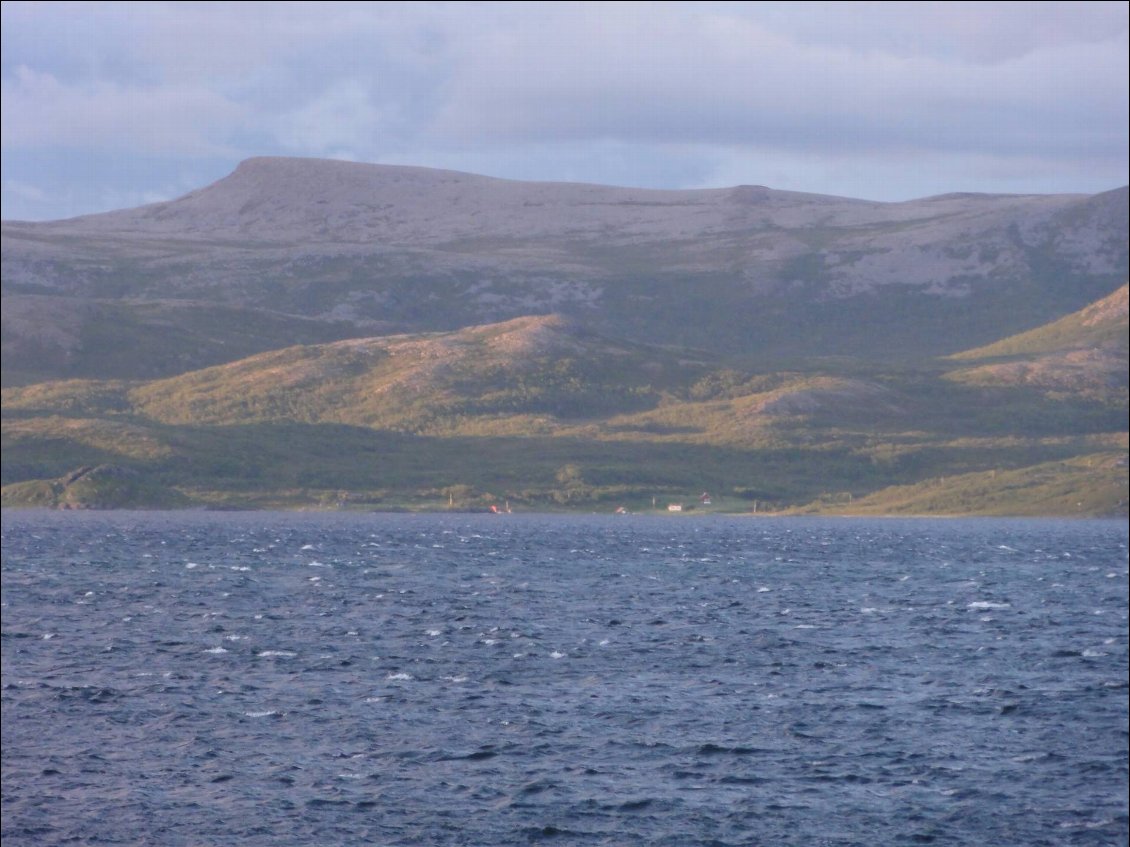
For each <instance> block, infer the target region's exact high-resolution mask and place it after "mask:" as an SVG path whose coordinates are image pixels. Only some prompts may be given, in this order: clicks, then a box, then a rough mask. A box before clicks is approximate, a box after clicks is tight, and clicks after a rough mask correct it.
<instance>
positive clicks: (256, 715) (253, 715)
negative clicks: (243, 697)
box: [243, 709, 278, 718]
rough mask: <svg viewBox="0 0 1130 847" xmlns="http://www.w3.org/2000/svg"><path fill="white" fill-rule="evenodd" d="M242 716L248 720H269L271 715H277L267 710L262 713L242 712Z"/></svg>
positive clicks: (272, 710) (275, 712)
mask: <svg viewBox="0 0 1130 847" xmlns="http://www.w3.org/2000/svg"><path fill="white" fill-rule="evenodd" d="M243 714H244V715H246V716H247V717H249V718H269V717H272V716H273V715H277V714H278V712H277V711H275V710H274V709H267V710H266V711H263V712H244V713H243Z"/></svg>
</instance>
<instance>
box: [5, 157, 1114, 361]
mask: <svg viewBox="0 0 1130 847" xmlns="http://www.w3.org/2000/svg"><path fill="white" fill-rule="evenodd" d="M1127 197H1128V192H1127V190H1126V189H1125V188H1120V189H1115V190H1113V191H1110V192H1104V193H1102V194H1099V195H1092V196H1084V195H969V194H949V195H939V196H936V197H931V198H924V199H921V200H912V201H905V202H901V203H879V202H873V201H866V200H856V199H851V198H841V197H831V196H824V195H814V194H803V193H798V192H785V191H777V190H774V189H768V188H764V187H759V186H735V187H732V188H724V189H696V190H679V191H676V190H658V189H635V188H617V187H610V186H599V185H589V184H582V183H534V182H521V181H514V180H502V179H497V178H493V177H482V176H477V175H473V174H463V173H459V172H455V171H434V170H430V169H424V168H414V167H409V166H391V165H369V164H361V163H347V162H336V161H330V160H299V159H285V158H261V159H253V160H249V161H248V162H245V163H243V164H241V165H240V166H239V167H237V168H236V169H235V171H234V172H233V173H232V174H230V175H229V176H227V177H225V178H223V179H221V180H219V181H217V182H215V183H213V184H211V185H209V186H205V187H203V188H201V189H198V190H196V191H193V192H190V193H189V194H187V195H185V196H184V197H181V198H178V199H176V200H172V201H168V202H165V203H158V204H153V205H149V206H143V207H140V208H138V209H131V210H122V211H118V212H109V213H104V214H100V215H90V216H85V217H81V218H73V219H69V220H66V221H56V222H45V223H18V222H6V223H4V225H3V264H4V272H3V282H4V295H5V296H6V297H19V296H25V295H39V296H60V297H66V298H70V299H89V300H103V301H105V300H114V301H118V302H121V303H123V304H131V303H132V304H137V303H141V302H146V301H155V300H165V301H167V300H171V299H176V300H183V301H193V302H199V303H207V304H209V305H210V306H211V307H230V306H238V307H242V308H249V309H263V310H269V311H275V312H281V313H284V314H289V315H292V316H295V317H300V318H303V319H314V320H322V321H327V322H334V321H339V322H340V321H349V322H353V323H354V324H356V327H357V328H356V331H355V333H354V334H356V335H365V334H368V333H369V332H370V330H371V329H372V327H373V326H376V325H379V326H381V327H382V329H383V330H385V331H390V332H420V331H439V330H451V329H457V328H459V327H462V326H470V325H475V324H484V323H493V322H498V321H500V320H507V319H510V318H515V317H520V316H522V315H527V314H548V313H560V314H569V315H571V316H572V317H574V318H576V319H578V320H581V321H582V322H584V323H586V324H587V325H590V326H591V327H592V328H594V329H596V330H598V331H600V332H602V333H604V334H606V335H620V336H623V337H625V338H630V339H633V340H637V341H664V342H669V343H671V344H676V345H683V346H691V347H706V348H712V349H714V350H715V351H716V352H727V353H730V352H734V353H737V354H747V355H757V356H765V355H770V356H771V355H776V354H782V355H786V356H793V355H804V354H807V353H815V354H818V355H869V354H870V355H877V354H876V353H875V352H874V351H871V352H870V353H869V350H870V348H871V346H872V344H871V342H872V340H873V339H874V338H875V336H876V333H878V332H880V331H882V332H883V333H884V334H885V335H886V336H887V342H886V343H887V346H888V347H889V348H892V349H895V350H897V351H898V352H899V354H900V355H911V354H913V353H915V352H919V353H921V354H923V355H934V354H938V353H953V352H958V351H959V350H961V349H964V348H968V347H973V346H977V345H978V344H985V343H990V342H992V341H994V340H997V339H998V338H999V337H1000V336H1001V335H1002V334H1009V333H1015V332H1020V331H1023V330H1026V329H1030V328H1032V327H1035V326H1039V325H1041V324H1043V323H1046V322H1047V321H1049V320H1052V319H1054V318H1058V317H1060V316H1062V315H1063V314H1066V313H1068V312H1071V311H1073V310H1075V309H1077V308H1080V307H1082V306H1083V305H1085V304H1086V303H1088V302H1091V301H1093V300H1094V299H1097V298H1098V297H1100V296H1103V295H1105V294H1107V293H1109V292H1110V291H1111V290H1113V289H1114V288H1115V287H1116V286H1117V285H1118V284H1120V283H1121V282H1123V281H1124V280H1125V278H1126V276H1127V271H1128V262H1127V244H1126V242H1127V238H1126V229H1127V225H1128V223H1127V222H1128V220H1130V212H1128V211H1127V209H1128V201H1127ZM814 330H815V331H814ZM61 375H68V374H61ZM105 375H107V376H110V375H112V374H109V373H107V374H105Z"/></svg>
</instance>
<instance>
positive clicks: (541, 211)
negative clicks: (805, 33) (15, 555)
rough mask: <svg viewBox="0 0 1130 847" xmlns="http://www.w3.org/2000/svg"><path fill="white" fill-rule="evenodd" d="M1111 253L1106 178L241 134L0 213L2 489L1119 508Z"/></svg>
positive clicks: (1120, 350) (138, 498) (1123, 503)
mask: <svg viewBox="0 0 1130 847" xmlns="http://www.w3.org/2000/svg"><path fill="white" fill-rule="evenodd" d="M1126 279H1127V191H1126V189H1119V190H1116V191H1112V192H1107V193H1105V194H1099V195H1095V196H995V195H945V196H942V197H935V198H927V199H924V200H917V201H911V202H907V203H872V202H867V201H861V200H851V199H846V198H837V197H824V196H819V195H810V194H798V193H794V192H781V191H774V190H771V189H768V188H763V187H758V186H739V187H736V188H731V189H719V190H703V191H646V190H641V189H626V188H614V187H607V186H593V185H566V184H549V183H521V182H512V181H506V180H498V179H490V178H486V177H478V176H472V175H468V174H459V173H453V172H447V171H433V170H427V169H421V168H402V167H388V166H376V165H360V164H353V163H343V162H323V161H311V160H294V159H254V160H250V161H248V162H245V163H243V164H242V165H240V166H239V167H238V168H237V169H236V171H235V172H234V173H233V174H231V175H230V176H229V177H227V178H225V179H223V180H220V181H219V182H217V183H215V184H214V185H211V186H208V187H206V188H203V189H201V190H199V191H195V192H193V193H191V194H188V195H186V196H185V197H182V198H180V199H178V200H173V201H170V202H168V203H159V204H154V205H151V206H145V207H141V208H139V209H129V210H123V211H119V212H112V213H108V214H102V215H91V216H87V217H83V218H75V219H71V220H66V221H54V222H48V223H20V222H6V223H4V225H3V313H2V314H3V339H2V342H3V358H2V365H3V383H4V388H3V407H2V412H3V420H2V423H3V454H4V461H3V465H2V468H0V472H2V480H0V481H2V483H3V492H2V500H3V504H4V505H5V507H11V506H29V505H35V506H49V507H59V508H121V507H158V506H160V507H209V508H233V507H238V508H252V507H254V508H261V507H327V508H380V509H390V508H412V509H418V508H466V509H482V508H486V507H488V506H489V505H491V504H496V503H499V502H500V501H502V500H506V501H510V502H511V503H512V504H513V505H514V506H515V507H516V508H519V509H522V508H525V509H531V508H533V509H546V508H569V509H577V508H583V509H601V510H609V511H610V510H612V509H613V508H615V507H617V506H623V507H625V508H630V509H631V510H633V511H637V510H650V509H652V508H658V509H665V505H666V503H668V502H678V503H682V504H684V505H693V504H697V503H698V500H699V496H700V495H701V494H702V493H703V492H710V494H711V500H712V504H713V505H712V506H711V508H713V509H720V510H725V511H738V512H741V511H753V510H756V511H759V512H765V511H767V510H768V511H774V512H822V513H828V512H851V513H933V514H942V513H944V514H1057V515H1125V514H1126V513H1127V499H1128V497H1127V492H1126V470H1125V469H1126V462H1127V441H1128V435H1127V423H1126V420H1127V394H1128V388H1127V342H1126V337H1127V288H1126ZM1112 292H1113V293H1112Z"/></svg>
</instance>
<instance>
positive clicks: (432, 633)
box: [425, 629, 443, 638]
mask: <svg viewBox="0 0 1130 847" xmlns="http://www.w3.org/2000/svg"><path fill="white" fill-rule="evenodd" d="M442 634H443V633H442V631H440V630H438V629H429V630H427V631H426V632H425V635H429V636H431V637H432V638H435V637H436V636H437V635H442Z"/></svg>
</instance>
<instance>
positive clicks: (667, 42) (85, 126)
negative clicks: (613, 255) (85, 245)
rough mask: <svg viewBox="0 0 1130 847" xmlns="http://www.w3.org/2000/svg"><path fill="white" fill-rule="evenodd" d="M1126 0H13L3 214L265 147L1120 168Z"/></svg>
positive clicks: (554, 174) (468, 163)
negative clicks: (175, 0) (760, 0)
mask: <svg viewBox="0 0 1130 847" xmlns="http://www.w3.org/2000/svg"><path fill="white" fill-rule="evenodd" d="M1127 10H1128V4H1127V3H1126V2H1122V0H1119V1H1118V2H1111V3H1106V2H1102V3H1053V2H1023V3H992V2H968V3H966V2H937V3H930V2H914V3H893V2H892V3H847V2H842V3H828V4H824V3H707V2H698V3H642V2H635V3H610V2H609V3H591V4H590V3H560V4H554V3H530V4H526V3H500V4H493V3H327V2H323V3H250V4H242V3H214V4H213V3H121V4H118V3H108V2H99V3H89V4H87V3H20V2H4V3H3V4H2V15H3V21H2V29H0V36H2V39H3V60H2V61H3V69H2V85H3V90H2V98H0V104H2V109H3V124H2V136H3V137H2V142H3V143H2V149H3V217H4V218H5V219H13V218H16V219H26V220H43V219H51V218H60V217H67V216H71V215H76V214H83V213H86V212H93V211H104V210H108V209H114V208H123V207H127V206H135V205H139V204H141V203H146V202H152V201H155V200H164V199H170V198H173V197H176V196H179V195H181V194H183V193H185V192H187V191H189V190H192V189H193V188H197V187H200V186H202V185H205V184H207V183H209V182H212V181H214V180H216V179H219V178H220V177H222V176H224V175H226V174H227V173H229V172H230V171H231V170H232V169H233V168H234V167H235V165H236V164H237V163H238V162H239V161H240V160H241V159H244V158H247V157H249V156H257V155H286V156H316V157H326V158H342V159H352V160H356V161H363V162H383V163H391V164H413V165H424V166H429V167H441V168H452V169H456V170H464V171H471V172H474V173H481V174H488V175H491V176H500V177H508V178H514V179H530V180H565V181H582V182H599V183H606V184H614V185H630V186H642V187H654V188H698V187H721V186H730V185H738V184H743V183H745V184H761V185H768V186H771V187H773V188H782V189H792V190H799V191H812V192H817V193H822V194H840V195H846V196H852V197H863V198H868V199H874V200H905V199H910V198H914V197H922V196H927V195H930V194H940V193H944V192H949V191H987V192H1010V193H1045V192H1079V193H1094V192H1099V191H1105V190H1108V189H1111V188H1116V187H1118V186H1121V185H1124V184H1126V183H1127V181H1128V176H1127V158H1128V156H1127V145H1128V135H1127V124H1128V115H1127V102H1128V99H1130V91H1128V83H1127V67H1128V48H1127Z"/></svg>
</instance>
